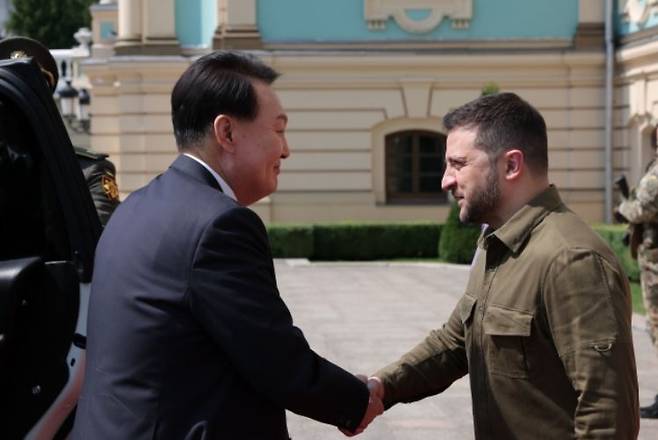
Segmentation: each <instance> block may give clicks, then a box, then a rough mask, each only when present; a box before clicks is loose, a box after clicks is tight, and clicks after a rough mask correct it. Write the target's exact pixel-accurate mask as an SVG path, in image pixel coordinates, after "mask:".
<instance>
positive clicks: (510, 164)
mask: <svg viewBox="0 0 658 440" xmlns="http://www.w3.org/2000/svg"><path fill="white" fill-rule="evenodd" d="M503 162H504V166H505V169H504V171H503V175H504V176H505V180H515V179H518V178H519V177H520V176H521V174H522V173H523V168H524V167H525V157H524V156H523V151H521V150H507V151H506V152H505V153H504V154H503Z"/></svg>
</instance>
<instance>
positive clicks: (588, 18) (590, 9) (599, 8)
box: [574, 0, 605, 50]
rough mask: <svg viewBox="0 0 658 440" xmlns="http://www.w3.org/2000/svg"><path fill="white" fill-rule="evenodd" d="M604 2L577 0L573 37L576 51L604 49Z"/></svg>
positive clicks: (599, 0)
mask: <svg viewBox="0 0 658 440" xmlns="http://www.w3.org/2000/svg"><path fill="white" fill-rule="evenodd" d="M604 36H605V1H603V0H578V28H577V29H576V35H574V46H575V47H576V48H577V49H601V50H603V48H604V43H605V41H604Z"/></svg>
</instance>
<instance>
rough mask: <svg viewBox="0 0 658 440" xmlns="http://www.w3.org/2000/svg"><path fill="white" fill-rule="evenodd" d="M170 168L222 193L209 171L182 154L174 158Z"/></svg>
mask: <svg viewBox="0 0 658 440" xmlns="http://www.w3.org/2000/svg"><path fill="white" fill-rule="evenodd" d="M170 168H173V169H175V170H178V171H180V172H181V173H183V174H186V175H188V176H190V177H192V178H193V179H195V180H198V181H199V182H201V183H203V184H206V185H208V186H211V187H213V188H215V189H216V190H219V191H222V188H221V187H220V186H219V183H218V182H217V179H215V177H214V176H213V175H212V174H210V171H208V170H207V169H205V168H204V167H203V165H201V164H200V163H199V162H197V161H196V160H194V159H191V158H189V157H187V156H185V155H183V154H181V155H180V156H178V157H177V158H176V160H175V161H174V163H172V164H171V166H170ZM222 192H223V191H222Z"/></svg>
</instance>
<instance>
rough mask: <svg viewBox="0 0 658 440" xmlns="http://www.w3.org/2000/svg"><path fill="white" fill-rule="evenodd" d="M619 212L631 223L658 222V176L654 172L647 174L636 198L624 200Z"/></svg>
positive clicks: (639, 185) (641, 182) (638, 187)
mask: <svg viewBox="0 0 658 440" xmlns="http://www.w3.org/2000/svg"><path fill="white" fill-rule="evenodd" d="M618 210H619V213H620V214H621V215H623V216H624V217H625V218H626V219H627V220H628V221H629V222H630V223H648V222H655V221H658V176H657V175H656V174H655V173H654V172H649V173H647V174H645V175H644V177H642V179H641V180H640V183H639V184H638V186H637V189H636V191H635V197H631V198H629V199H627V200H624V201H623V202H622V203H621V204H620V205H619V208H618Z"/></svg>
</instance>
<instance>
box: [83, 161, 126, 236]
mask: <svg viewBox="0 0 658 440" xmlns="http://www.w3.org/2000/svg"><path fill="white" fill-rule="evenodd" d="M83 174H84V176H85V180H86V181H87V186H88V187H89V192H90V193H91V198H92V200H93V201H94V206H95V207H96V212H97V213H98V218H99V219H100V221H101V224H102V225H103V226H105V225H106V224H107V221H108V220H109V219H110V215H112V213H113V212H114V210H115V209H116V207H117V206H118V205H119V190H118V188H117V184H116V178H115V171H114V165H113V164H112V162H110V161H108V160H102V161H97V162H94V163H93V164H92V165H91V166H89V167H87V168H86V169H84V170H83Z"/></svg>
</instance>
